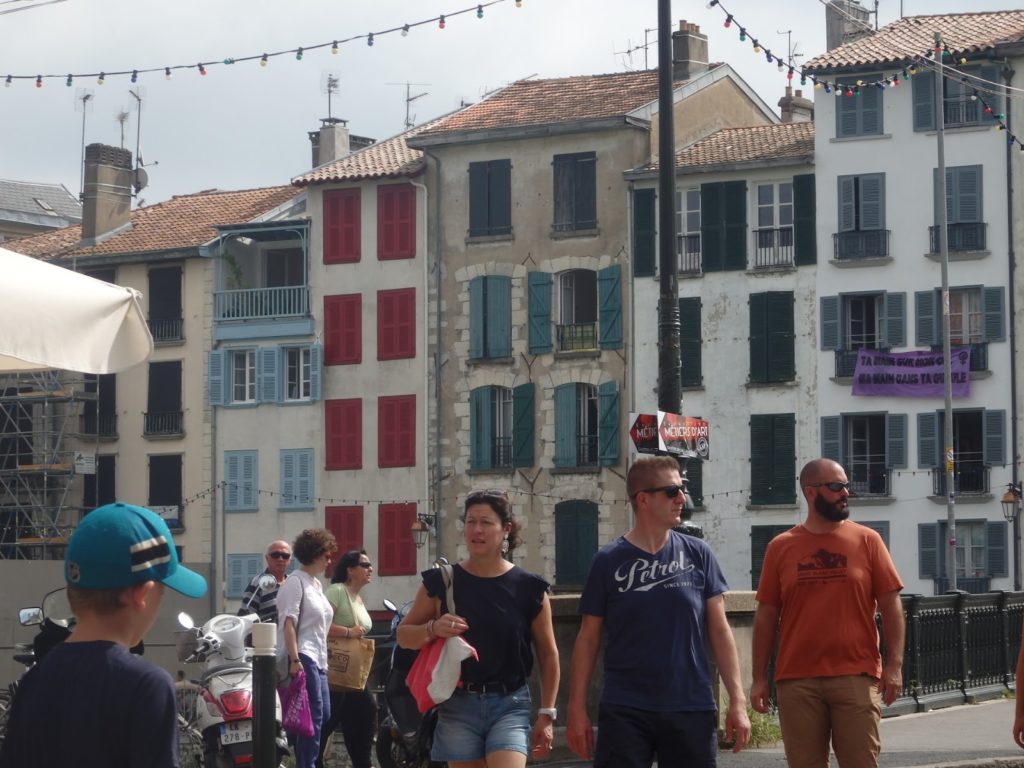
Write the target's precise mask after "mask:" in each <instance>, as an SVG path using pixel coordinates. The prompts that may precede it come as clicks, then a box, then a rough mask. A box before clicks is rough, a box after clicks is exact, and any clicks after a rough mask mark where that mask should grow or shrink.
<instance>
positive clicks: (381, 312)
mask: <svg viewBox="0 0 1024 768" xmlns="http://www.w3.org/2000/svg"><path fill="white" fill-rule="evenodd" d="M415 317H416V289H415V288H399V289H397V290H394V291H377V359H378V360H398V359H400V358H405V357H416V323H415Z"/></svg>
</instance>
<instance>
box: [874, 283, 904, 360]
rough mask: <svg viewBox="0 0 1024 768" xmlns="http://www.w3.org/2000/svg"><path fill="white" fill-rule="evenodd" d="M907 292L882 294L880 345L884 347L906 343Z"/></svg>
mask: <svg viewBox="0 0 1024 768" xmlns="http://www.w3.org/2000/svg"><path fill="white" fill-rule="evenodd" d="M906 304H907V294H905V293H883V294H882V323H881V325H882V327H881V334H880V336H881V339H880V341H881V346H882V347H884V348H886V349H892V348H893V347H903V346H906V344H907V323H906V319H905V318H906Z"/></svg>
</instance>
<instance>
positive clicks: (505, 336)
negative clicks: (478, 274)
mask: <svg viewBox="0 0 1024 768" xmlns="http://www.w3.org/2000/svg"><path fill="white" fill-rule="evenodd" d="M486 280H487V291H486V294H487V306H486V307H485V308H484V311H485V312H486V313H487V335H486V339H485V344H486V347H485V355H486V356H487V357H511V356H512V279H511V278H509V277H499V276H496V277H488V278H486Z"/></svg>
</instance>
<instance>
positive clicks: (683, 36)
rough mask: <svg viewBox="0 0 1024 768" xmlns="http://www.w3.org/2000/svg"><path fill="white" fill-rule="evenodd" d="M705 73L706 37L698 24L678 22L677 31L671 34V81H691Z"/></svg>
mask: <svg viewBox="0 0 1024 768" xmlns="http://www.w3.org/2000/svg"><path fill="white" fill-rule="evenodd" d="M707 71H708V36H707V35H702V34H701V31H700V25H699V24H690V23H689V22H687V21H685V20H683V21H680V22H679V31H678V32H673V33H672V79H673V80H692V79H693V78H695V77H697V75H700V74H703V73H704V72H707Z"/></svg>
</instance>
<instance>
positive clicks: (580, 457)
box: [576, 435, 598, 467]
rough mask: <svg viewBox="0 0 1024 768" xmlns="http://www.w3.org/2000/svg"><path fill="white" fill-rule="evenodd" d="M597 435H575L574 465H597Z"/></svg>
mask: <svg viewBox="0 0 1024 768" xmlns="http://www.w3.org/2000/svg"><path fill="white" fill-rule="evenodd" d="M597 460H598V456H597V435H577V436H576V466H578V467H596V466H597V463H598V462H597Z"/></svg>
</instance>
